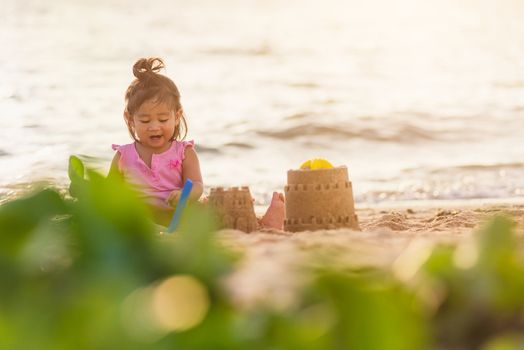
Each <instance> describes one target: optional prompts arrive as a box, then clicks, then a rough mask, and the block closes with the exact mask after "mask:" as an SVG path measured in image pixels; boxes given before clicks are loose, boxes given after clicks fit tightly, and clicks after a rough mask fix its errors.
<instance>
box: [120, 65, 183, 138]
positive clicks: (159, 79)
mask: <svg viewBox="0 0 524 350" xmlns="http://www.w3.org/2000/svg"><path fill="white" fill-rule="evenodd" d="M164 67H165V65H164V61H163V60H162V59H161V58H158V57H150V58H141V59H139V60H138V61H136V62H135V64H134V65H133V75H134V76H135V77H136V79H135V80H133V81H132V82H131V84H130V85H129V87H128V88H127V91H126V96H125V99H126V111H127V112H128V113H129V114H130V115H131V116H132V115H134V114H135V113H136V111H137V110H138V109H139V108H140V106H141V105H142V103H144V102H146V101H147V100H151V99H154V100H155V101H156V102H158V103H162V102H165V103H166V104H167V105H168V106H171V107H172V108H173V109H174V110H175V113H176V112H178V111H179V110H180V109H181V108H182V105H181V103H180V92H179V91H178V88H177V87H176V85H175V83H174V82H173V81H172V80H171V79H169V78H168V77H166V76H165V75H162V74H159V73H158V72H159V71H160V70H161V69H162V68H164ZM126 124H127V128H128V130H129V133H130V134H131V137H133V139H134V140H135V141H136V138H135V133H134V131H133V130H132V128H131V126H130V125H129V122H128V121H127V119H126ZM182 132H183V134H182ZM186 135H187V122H186V119H185V116H184V113H182V115H181V116H180V123H178V125H177V126H176V127H175V132H174V133H173V137H172V138H171V139H172V140H176V139H177V138H180V139H181V140H183V139H184V138H185V137H186Z"/></svg>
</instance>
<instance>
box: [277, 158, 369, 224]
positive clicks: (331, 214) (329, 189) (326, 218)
mask: <svg viewBox="0 0 524 350" xmlns="http://www.w3.org/2000/svg"><path fill="white" fill-rule="evenodd" d="M285 195H286V220H285V221H284V230H286V231H291V232H297V231H306V230H319V229H336V228H341V227H347V228H351V229H355V230H360V228H359V226H358V218H357V215H356V214H355V204H354V201H353V189H352V186H351V182H350V181H349V178H348V169H347V168H346V167H345V166H341V167H335V168H330V169H314V170H311V169H299V170H289V171H288V172H287V186H286V187H285Z"/></svg>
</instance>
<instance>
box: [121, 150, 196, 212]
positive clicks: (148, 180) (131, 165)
mask: <svg viewBox="0 0 524 350" xmlns="http://www.w3.org/2000/svg"><path fill="white" fill-rule="evenodd" d="M194 144H195V142H194V141H173V143H172V144H171V147H170V148H169V149H168V150H167V151H165V152H163V153H159V154H153V157H152V159H151V168H150V167H148V166H147V164H146V163H145V162H144V161H143V160H142V158H140V156H139V155H138V152H137V150H136V147H135V143H134V142H133V143H130V144H127V145H122V146H120V145H113V150H115V151H117V152H118V153H120V161H119V162H118V169H119V171H120V173H121V174H122V175H123V176H124V180H125V181H126V182H127V183H129V184H130V185H132V186H133V187H135V188H136V189H137V190H138V191H139V193H140V194H141V196H142V198H143V199H144V200H145V201H146V203H148V204H151V205H154V206H156V207H160V208H163V209H171V207H170V206H169V205H167V204H166V202H165V200H166V199H167V197H168V196H169V194H170V193H171V191H173V190H176V189H181V188H182V187H183V185H184V184H183V178H182V161H183V160H184V158H185V149H186V147H188V146H189V147H193V146H194Z"/></svg>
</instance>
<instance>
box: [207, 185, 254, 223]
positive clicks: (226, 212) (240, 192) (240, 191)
mask: <svg viewBox="0 0 524 350" xmlns="http://www.w3.org/2000/svg"><path fill="white" fill-rule="evenodd" d="M209 203H210V204H211V205H212V206H213V207H214V208H215V209H216V210H217V213H218V215H219V219H220V221H221V224H222V227H223V228H232V229H236V230H240V231H244V232H251V231H255V230H256V229H257V227H258V221H257V217H256V215H255V208H254V206H253V199H252V197H251V193H250V192H249V187H231V188H223V187H215V188H212V189H211V192H210V193H209Z"/></svg>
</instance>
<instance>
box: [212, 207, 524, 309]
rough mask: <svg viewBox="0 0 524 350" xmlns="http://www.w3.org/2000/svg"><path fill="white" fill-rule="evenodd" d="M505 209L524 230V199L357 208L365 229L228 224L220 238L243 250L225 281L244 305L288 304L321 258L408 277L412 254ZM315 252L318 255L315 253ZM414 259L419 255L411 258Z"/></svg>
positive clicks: (467, 233) (455, 237) (460, 236)
mask: <svg viewBox="0 0 524 350" xmlns="http://www.w3.org/2000/svg"><path fill="white" fill-rule="evenodd" d="M502 213H505V214H507V215H509V216H511V217H512V218H513V219H514V220H515V221H516V222H517V234H519V235H523V234H524V204H504V205H482V206H477V207H473V206H462V207H455V206H448V207H447V208H437V207H413V208H403V209H397V210H395V209H394V208H365V209H358V208H357V215H358V217H359V221H360V227H361V229H362V231H353V230H349V229H340V230H323V231H310V232H298V233H290V232H283V231H278V230H261V231H256V232H251V233H249V234H246V233H243V232H241V231H237V230H222V231H219V232H218V237H219V239H220V242H222V243H223V244H224V245H225V246H226V247H229V248H231V249H233V250H235V251H239V252H242V253H243V258H242V261H241V262H240V263H239V264H238V265H237V268H236V270H235V271H234V272H233V273H232V274H231V275H230V276H229V277H228V278H227V280H226V281H225V286H226V288H228V290H229V291H230V292H231V293H232V295H233V299H234V300H235V301H236V302H238V303H239V304H242V305H244V306H249V305H253V304H255V303H257V302H263V303H265V302H267V303H269V304H272V305H274V306H279V305H282V306H285V305H288V304H289V303H291V302H293V300H294V297H293V295H294V293H296V291H297V290H298V289H299V288H300V286H301V285H302V284H303V282H304V278H302V277H303V276H302V274H301V271H303V267H304V266H310V265H315V264H318V263H319V262H321V261H322V262H325V261H329V263H331V264H337V265H342V266H350V267H353V268H366V267H383V268H387V269H389V268H391V269H392V270H393V272H394V273H398V277H399V278H403V277H406V276H404V275H405V274H406V271H408V273H409V271H411V269H409V268H408V269H405V268H403V266H402V262H403V259H404V257H405V256H406V255H408V254H411V255H417V254H418V255H419V256H420V257H419V260H420V259H423V258H424V256H427V255H424V254H429V252H430V251H431V249H428V248H431V247H432V246H433V245H435V244H438V243H448V244H460V243H461V242H462V241H465V240H471V239H473V237H474V232H475V231H476V229H477V228H478V227H480V226H481V225H482V224H483V223H485V222H486V221H487V220H488V219H489V218H491V217H493V216H494V215H495V214H502ZM312 255H314V256H315V257H316V259H311V256H312ZM416 259H417V257H416V256H415V260H416ZM404 260H405V259H404ZM412 261H413V256H411V257H410V264H411V263H412ZM404 267H405V266H404ZM275 296H278V297H275Z"/></svg>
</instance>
